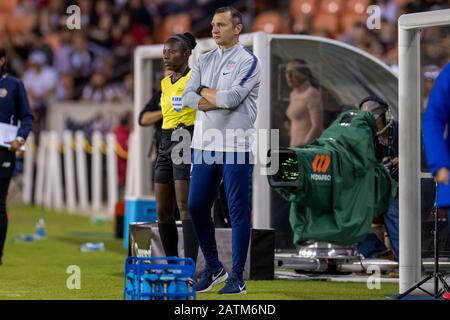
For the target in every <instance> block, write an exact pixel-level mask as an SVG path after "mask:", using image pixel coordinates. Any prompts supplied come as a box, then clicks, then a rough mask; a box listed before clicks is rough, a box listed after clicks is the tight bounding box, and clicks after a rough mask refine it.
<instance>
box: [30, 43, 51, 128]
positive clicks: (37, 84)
mask: <svg viewBox="0 0 450 320" xmlns="http://www.w3.org/2000/svg"><path fill="white" fill-rule="evenodd" d="M29 64H30V68H29V69H28V70H27V71H25V73H24V75H23V82H24V84H25V88H26V89H27V92H28V95H29V99H30V104H31V110H32V111H33V114H34V117H35V124H34V125H33V131H34V132H36V133H38V132H40V131H41V130H45V126H46V119H47V108H48V105H49V103H50V100H51V98H52V97H53V95H54V93H55V88H56V83H57V76H56V71H55V70H54V69H53V68H52V67H50V66H48V65H47V61H46V57H45V54H44V53H43V52H41V51H34V52H33V53H32V54H31V56H30V59H29Z"/></svg>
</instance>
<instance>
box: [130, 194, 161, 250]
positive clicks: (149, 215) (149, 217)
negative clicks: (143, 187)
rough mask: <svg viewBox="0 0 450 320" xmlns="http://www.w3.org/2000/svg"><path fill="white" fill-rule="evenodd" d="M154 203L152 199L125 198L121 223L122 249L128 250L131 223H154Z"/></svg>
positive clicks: (155, 218) (155, 216)
mask: <svg viewBox="0 0 450 320" xmlns="http://www.w3.org/2000/svg"><path fill="white" fill-rule="evenodd" d="M156 220H157V213H156V201H155V200H154V199H152V198H126V199H125V216H124V222H123V247H124V248H125V249H128V240H129V239H128V238H129V225H130V223H132V222H155V221H156Z"/></svg>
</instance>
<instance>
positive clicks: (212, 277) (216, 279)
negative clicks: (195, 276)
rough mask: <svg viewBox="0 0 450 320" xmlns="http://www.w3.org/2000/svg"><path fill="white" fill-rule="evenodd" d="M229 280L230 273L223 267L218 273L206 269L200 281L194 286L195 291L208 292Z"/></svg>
mask: <svg viewBox="0 0 450 320" xmlns="http://www.w3.org/2000/svg"><path fill="white" fill-rule="evenodd" d="M227 279H228V273H227V272H226V271H225V269H224V268H223V267H222V268H221V269H219V270H216V271H214V270H211V269H208V268H205V270H203V272H202V274H201V277H200V280H199V281H198V282H197V283H196V285H195V286H194V290H195V291H197V292H207V291H210V290H211V289H212V288H213V287H214V286H215V285H218V284H219V283H222V282H224V281H225V280H227Z"/></svg>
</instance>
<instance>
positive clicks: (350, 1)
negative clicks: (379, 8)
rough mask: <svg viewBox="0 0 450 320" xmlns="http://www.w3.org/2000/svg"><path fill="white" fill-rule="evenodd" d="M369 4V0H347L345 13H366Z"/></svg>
mask: <svg viewBox="0 0 450 320" xmlns="http://www.w3.org/2000/svg"><path fill="white" fill-rule="evenodd" d="M369 5H370V3H369V0H347V3H346V5H345V14H351V15H366V14H367V7H368V6H369Z"/></svg>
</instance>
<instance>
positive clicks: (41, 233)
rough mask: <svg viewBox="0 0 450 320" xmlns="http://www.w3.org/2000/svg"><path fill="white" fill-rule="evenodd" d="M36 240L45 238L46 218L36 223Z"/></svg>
mask: <svg viewBox="0 0 450 320" xmlns="http://www.w3.org/2000/svg"><path fill="white" fill-rule="evenodd" d="M35 235H36V239H44V238H45V221H44V218H39V219H38V221H37V223H36V233H35Z"/></svg>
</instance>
